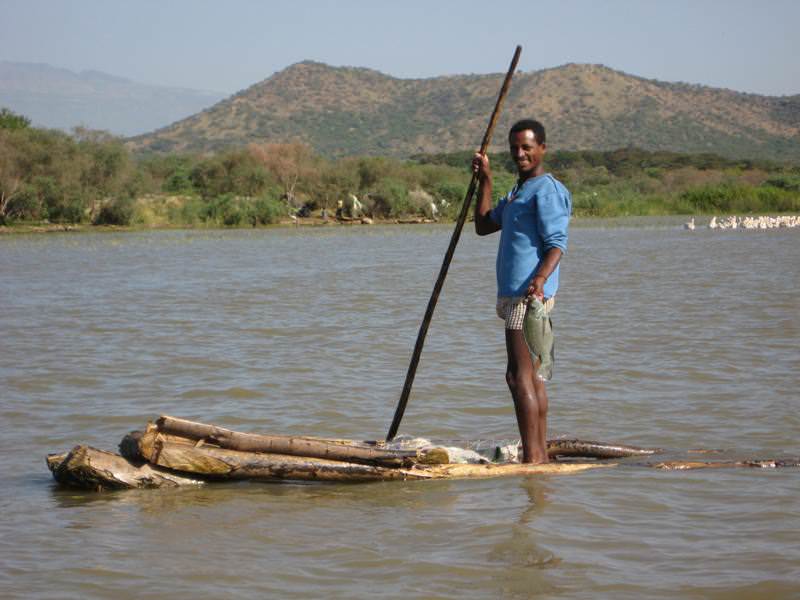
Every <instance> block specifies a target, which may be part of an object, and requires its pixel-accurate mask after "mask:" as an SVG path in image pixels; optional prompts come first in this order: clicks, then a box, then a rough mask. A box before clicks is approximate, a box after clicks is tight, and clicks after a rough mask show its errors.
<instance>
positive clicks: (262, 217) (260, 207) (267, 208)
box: [253, 195, 286, 225]
mask: <svg viewBox="0 0 800 600" xmlns="http://www.w3.org/2000/svg"><path fill="white" fill-rule="evenodd" d="M284 215H286V205H285V204H284V203H283V202H281V201H280V200H278V199H276V198H273V197H272V196H269V195H265V196H261V197H260V198H257V199H256V200H255V201H254V203H253V217H254V219H255V223H256V224H258V225H271V224H273V223H277V222H278V221H279V220H280V219H281V218H282V217H283V216H284Z"/></svg>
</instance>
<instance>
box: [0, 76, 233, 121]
mask: <svg viewBox="0 0 800 600" xmlns="http://www.w3.org/2000/svg"><path fill="white" fill-rule="evenodd" d="M225 97H226V95H225V94H222V93H220V92H214V91H209V90H193V89H189V88H181V87H170V86H159V85H152V84H146V83H140V82H137V81H133V80H131V79H127V78H125V77H120V76H117V75H113V74H110V73H105V72H103V71H97V70H92V69H88V70H83V71H79V72H75V71H71V70H69V69H65V68H62V67H54V66H52V65H49V64H47V63H28V62H12V61H0V106H3V107H7V108H9V109H11V110H13V111H14V112H17V113H21V114H23V115H25V116H26V117H29V118H30V119H31V120H32V122H33V124H34V125H36V126H39V127H47V128H53V129H63V130H67V131H68V130H70V129H72V128H73V127H76V126H86V127H89V128H91V129H104V130H108V131H111V132H112V133H114V134H116V135H123V136H131V135H137V134H141V133H146V132H148V131H152V130H153V129H155V128H158V127H161V126H163V125H165V124H167V123H172V122H175V121H178V120H179V119H183V118H185V117H188V116H191V115H192V114H195V113H196V112H197V111H199V110H202V109H203V108H206V107H209V106H211V105H213V104H215V103H216V102H218V101H220V100H223V99H224V98H225Z"/></svg>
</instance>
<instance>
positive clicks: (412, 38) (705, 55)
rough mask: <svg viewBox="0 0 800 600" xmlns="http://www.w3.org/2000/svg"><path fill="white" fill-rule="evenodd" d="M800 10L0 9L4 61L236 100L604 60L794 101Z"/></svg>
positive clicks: (146, 0)
mask: <svg viewBox="0 0 800 600" xmlns="http://www.w3.org/2000/svg"><path fill="white" fill-rule="evenodd" d="M798 27H800V0H761V1H760V2H753V1H747V2H745V1H740V0H662V1H655V0H608V1H605V2H604V1H602V0H586V1H584V0H550V1H549V2H541V1H538V0H525V1H520V2H512V1H504V0H493V1H491V2H489V1H484V2H475V1H472V0H459V1H449V0H395V1H388V0H385V1H384V0H372V1H367V0H352V1H348V0H338V1H333V0H307V1H305V2H296V1H288V0H286V1H283V2H278V1H269V0H262V1H256V0H228V1H222V0H130V1H123V0H73V1H68V0H0V60H10V61H25V62H44V63H49V64H51V65H54V66H58V67H65V68H68V69H71V70H74V71H81V70H84V69H96V70H100V71H105V72H108V73H111V74H114V75H119V76H122V77H127V78H130V79H134V80H137V81H141V82H145V83H156V84H162V85H174V86H180V87H191V88H199V89H208V90H216V91H221V92H226V93H233V92H235V91H238V90H240V89H243V88H246V87H248V86H250V85H252V84H253V83H256V82H258V81H260V80H262V79H265V78H267V77H269V76H270V75H272V74H273V73H275V72H276V71H279V70H281V69H283V68H285V67H287V66H289V65H290V64H293V63H295V62H299V61H301V60H305V59H311V60H317V61H321V62H325V63H328V64H331V65H349V66H359V67H369V68H372V69H377V70H379V71H382V72H384V73H387V74H389V75H394V76H396V77H404V78H406V77H434V76H437V75H452V74H463V73H497V72H504V71H505V70H506V68H507V66H508V63H509V61H510V59H511V55H512V53H513V51H514V47H515V45H516V44H521V45H522V46H523V52H522V60H521V62H520V68H521V69H523V70H525V71H532V70H537V69H542V68H549V67H556V66H558V65H562V64H564V63H568V62H578V63H602V64H604V65H607V66H609V67H612V68H614V69H618V70H621V71H625V72H627V73H631V74H634V75H640V76H643V77H648V78H655V79H661V80H664V81H685V82H689V83H701V84H705V85H711V86H714V87H726V88H731V89H734V90H738V91H744V92H755V93H760V94H771V95H780V94H798V93H800V59H798V56H800V32H798Z"/></svg>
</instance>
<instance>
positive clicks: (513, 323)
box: [496, 296, 556, 329]
mask: <svg viewBox="0 0 800 600" xmlns="http://www.w3.org/2000/svg"><path fill="white" fill-rule="evenodd" d="M555 303H556V297H555V296H553V297H552V298H548V299H547V300H545V301H544V309H545V311H546V314H548V315H549V314H550V311H551V310H553V306H554V305H555ZM527 308H528V299H527V298H525V297H524V296H499V297H498V298H497V307H496V309H497V316H498V317H500V318H501V319H503V320H504V321H505V322H506V329H522V324H523V322H524V321H525V311H526V310H527Z"/></svg>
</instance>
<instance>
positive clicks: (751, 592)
mask: <svg viewBox="0 0 800 600" xmlns="http://www.w3.org/2000/svg"><path fill="white" fill-rule="evenodd" d="M450 232H451V228H450V227H449V226H441V227H440V226H425V227H415V226H406V227H403V226H397V227H393V226H379V227H378V226H376V227H372V228H367V227H359V228H348V227H331V228H316V229H306V230H293V229H277V230H263V231H262V230H259V231H162V232H144V233H137V232H134V233H111V234H93V233H78V234H75V233H72V234H48V235H31V236H26V235H15V236H5V237H3V238H1V239H0V306H1V307H2V309H1V310H0V450H1V451H2V458H3V459H2V461H0V481H2V487H1V488H0V490H1V491H0V508H2V511H0V514H1V515H2V516H1V517H0V596H2V597H3V598H111V597H113V598H115V599H124V598H157V597H163V596H164V595H165V594H166V593H169V594H170V595H175V596H178V597H193V598H220V597H224V598H253V597H272V598H310V597H324V598H366V597H370V598H539V597H541V598H598V597H605V598H645V597H646V598H725V599H729V598H734V599H736V598H767V597H769V598H790V597H795V598H796V597H798V596H800V543H798V540H800V509H799V506H798V493H800V471H798V470H797V469H785V470H726V471H713V472H712V471H693V472H662V471H653V470H647V469H637V468H633V467H626V468H619V469H613V470H606V469H603V470H598V471H596V472H586V473H583V474H578V475H572V476H561V477H515V478H508V479H494V480H482V481H477V480H472V481H437V482H409V483H385V484H372V485H294V484H278V485H276V484H253V483H242V484H224V485H218V486H213V487H206V488H202V489H190V490H185V489H184V490H157V491H129V492H117V493H105V494H95V493H88V492H82V491H74V490H62V489H58V488H57V487H56V486H55V485H54V483H53V482H52V480H51V478H50V475H49V473H48V472H47V470H46V467H45V464H44V456H45V454H46V453H48V452H55V451H63V450H66V449H68V448H70V447H71V446H73V445H74V444H76V443H79V442H81V443H88V444H92V445H95V446H98V447H101V448H107V449H113V448H114V447H115V446H116V444H117V442H118V441H119V439H120V438H121V437H122V435H123V434H124V433H125V432H127V431H129V430H131V429H135V428H140V427H141V426H142V425H143V424H144V423H145V422H146V421H147V420H148V419H150V418H153V417H155V416H157V415H159V414H161V413H170V414H174V415H177V416H182V417H186V418H191V419H198V420H207V421H212V422H214V423H218V424H220V425H224V426H228V427H231V428H235V429H240V430H245V431H263V432H268V433H298V434H311V435H324V436H344V437H350V438H360V439H374V438H380V437H382V436H383V435H384V434H385V432H386V429H387V428H388V425H389V423H390V421H391V417H392V414H393V411H394V407H395V403H396V401H397V399H398V397H399V393H400V390H401V388H402V384H403V379H404V376H405V370H406V367H407V364H408V360H409V357H410V353H411V349H412V347H413V344H414V340H415V337H416V333H417V329H418V327H419V322H420V320H421V318H422V315H423V313H424V309H425V305H426V303H427V300H428V297H429V294H430V291H431V289H432V286H433V283H434V280H435V277H436V273H437V270H438V267H439V265H440V262H441V258H442V256H443V254H444V251H445V249H446V247H447V243H448V240H449V236H450ZM496 243H497V240H496V239H494V238H492V237H488V238H477V237H476V236H475V235H474V234H473V233H472V232H471V231H466V232H465V234H464V236H463V237H462V241H461V244H460V245H459V248H458V250H457V252H456V256H455V261H454V263H453V266H452V268H451V272H450V275H449V277H448V280H447V283H446V285H445V289H444V292H443V294H442V297H441V299H440V302H439V305H438V307H437V310H436V313H435V316H434V320H433V324H432V326H431V329H430V332H429V336H428V342H427V344H426V346H425V350H424V352H423V355H422V361H421V365H420V368H419V371H418V374H417V379H416V383H415V386H414V390H413V393H412V395H411V399H410V402H409V408H408V411H407V413H406V416H405V418H404V420H403V423H402V426H401V433H406V434H413V435H421V436H427V437H432V438H436V439H459V438H460V439H468V440H477V439H502V440H508V439H512V438H514V437H516V430H515V422H514V414H513V410H512V407H511V403H510V400H509V397H508V393H507V391H506V389H505V384H504V380H503V370H504V350H503V340H502V329H501V326H502V323H501V322H500V321H499V319H497V318H496V317H495V316H494V279H493V261H494V251H495V247H496ZM798 265H800V233H799V232H798V231H796V230H794V231H792V230H780V231H766V232H761V231H753V232H746V231H729V232H721V231H709V230H705V229H698V230H696V231H694V232H688V231H684V230H682V229H681V228H680V225H679V223H677V222H674V221H669V220H666V221H664V220H638V221H635V222H631V221H620V222H599V221H591V222H583V223H581V222H577V223H576V225H575V226H574V227H573V230H572V232H571V239H570V250H569V254H568V255H567V257H566V258H565V259H564V266H563V274H562V289H561V292H560V294H559V302H558V305H557V307H556V310H555V312H554V317H553V318H554V323H555V328H556V334H557V354H556V368H555V376H554V377H555V380H554V382H553V383H552V384H551V386H550V392H551V411H550V435H551V437H557V436H577V437H583V438H587V439H600V440H604V441H613V442H620V443H630V444H636V445H644V446H648V445H652V446H659V447H664V448H668V449H672V450H673V451H675V452H680V451H683V450H686V449H689V448H713V449H720V450H722V452H721V453H720V454H716V455H714V456H715V457H720V456H722V457H731V458H738V457H741V458H767V457H775V456H789V457H792V456H793V457H797V456H798V455H800V442H798V431H800V416H799V415H800V411H799V410H798V408H799V406H800V391H799V390H800V375H799V373H800V316H799V315H800V300H798V282H800V273H799V272H798V271H799V270H800V267H798Z"/></svg>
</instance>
